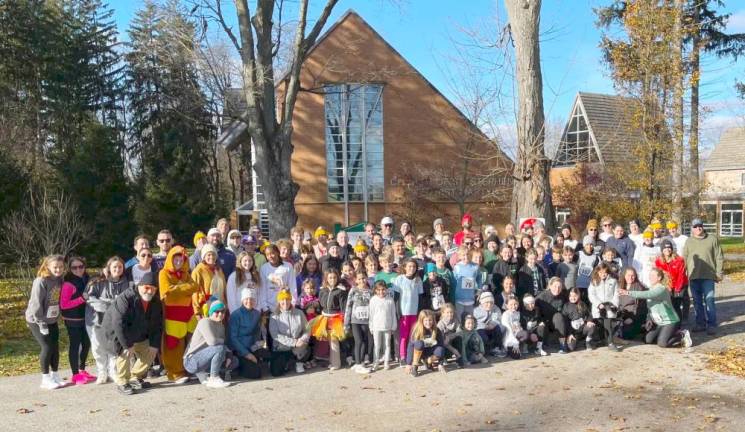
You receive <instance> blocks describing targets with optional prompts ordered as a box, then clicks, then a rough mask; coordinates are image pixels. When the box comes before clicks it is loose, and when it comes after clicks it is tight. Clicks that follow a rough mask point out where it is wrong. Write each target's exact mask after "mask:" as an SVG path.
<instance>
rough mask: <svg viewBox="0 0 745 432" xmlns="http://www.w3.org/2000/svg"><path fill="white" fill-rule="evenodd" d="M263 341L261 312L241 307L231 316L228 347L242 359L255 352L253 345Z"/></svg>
mask: <svg viewBox="0 0 745 432" xmlns="http://www.w3.org/2000/svg"><path fill="white" fill-rule="evenodd" d="M259 340H261V312H259V311H258V310H256V309H250V310H249V309H246V308H245V307H243V306H241V307H239V308H238V309H236V311H235V312H233V313H231V314H230V322H229V323H228V346H229V347H230V349H232V350H233V351H235V354H236V355H238V356H240V357H245V356H246V354H248V353H250V352H252V351H253V345H254V344H255V343H256V341H259Z"/></svg>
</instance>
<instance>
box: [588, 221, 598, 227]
mask: <svg viewBox="0 0 745 432" xmlns="http://www.w3.org/2000/svg"><path fill="white" fill-rule="evenodd" d="M590 228H594V229H598V220H597V219H590V220H588V221H587V229H590Z"/></svg>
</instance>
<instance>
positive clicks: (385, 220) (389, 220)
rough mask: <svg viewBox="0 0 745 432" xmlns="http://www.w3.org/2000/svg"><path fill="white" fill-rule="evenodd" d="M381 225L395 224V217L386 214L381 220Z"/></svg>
mask: <svg viewBox="0 0 745 432" xmlns="http://www.w3.org/2000/svg"><path fill="white" fill-rule="evenodd" d="M380 225H381V226H383V225H393V218H392V217H390V216H386V217H384V218H383V219H381V220H380Z"/></svg>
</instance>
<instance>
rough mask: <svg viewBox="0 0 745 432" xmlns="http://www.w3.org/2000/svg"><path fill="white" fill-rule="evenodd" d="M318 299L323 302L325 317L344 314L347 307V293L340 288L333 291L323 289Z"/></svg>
mask: <svg viewBox="0 0 745 432" xmlns="http://www.w3.org/2000/svg"><path fill="white" fill-rule="evenodd" d="M318 298H319V299H320V300H321V307H322V308H323V314H324V315H335V314H341V313H344V310H345V308H346V306H347V292H346V291H344V290H343V289H341V288H340V287H338V286H337V287H336V288H334V289H332V290H330V289H328V288H323V289H321V293H320V294H319V296H318Z"/></svg>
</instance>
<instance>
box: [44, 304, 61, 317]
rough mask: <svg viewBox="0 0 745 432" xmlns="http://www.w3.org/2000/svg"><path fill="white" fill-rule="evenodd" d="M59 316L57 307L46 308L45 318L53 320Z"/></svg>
mask: <svg viewBox="0 0 745 432" xmlns="http://www.w3.org/2000/svg"><path fill="white" fill-rule="evenodd" d="M58 316H59V305H54V306H49V307H48V308H47V318H49V319H54V318H57V317H58Z"/></svg>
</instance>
